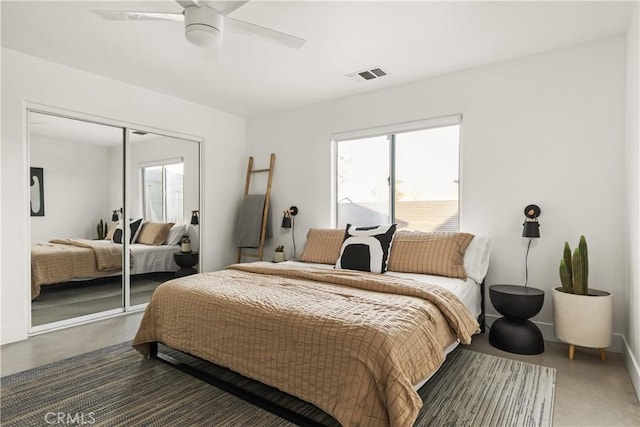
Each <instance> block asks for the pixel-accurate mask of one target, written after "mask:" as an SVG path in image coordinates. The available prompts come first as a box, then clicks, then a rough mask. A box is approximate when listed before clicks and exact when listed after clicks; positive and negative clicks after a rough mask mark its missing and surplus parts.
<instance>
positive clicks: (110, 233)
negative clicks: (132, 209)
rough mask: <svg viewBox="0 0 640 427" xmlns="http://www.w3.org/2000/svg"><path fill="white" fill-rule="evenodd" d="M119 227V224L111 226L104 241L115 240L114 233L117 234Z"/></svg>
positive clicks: (115, 223)
mask: <svg viewBox="0 0 640 427" xmlns="http://www.w3.org/2000/svg"><path fill="white" fill-rule="evenodd" d="M117 227H118V223H117V222H114V223H113V224H111V227H109V231H107V235H106V236H105V238H104V240H113V233H115V231H116V228H117Z"/></svg>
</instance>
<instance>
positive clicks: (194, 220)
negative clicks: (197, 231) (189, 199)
mask: <svg viewBox="0 0 640 427" xmlns="http://www.w3.org/2000/svg"><path fill="white" fill-rule="evenodd" d="M198 224H200V211H191V225H198Z"/></svg>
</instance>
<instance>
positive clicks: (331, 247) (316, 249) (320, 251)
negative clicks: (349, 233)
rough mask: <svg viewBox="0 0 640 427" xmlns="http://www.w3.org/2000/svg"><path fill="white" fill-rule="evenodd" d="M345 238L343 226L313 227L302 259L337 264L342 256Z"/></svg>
mask: <svg viewBox="0 0 640 427" xmlns="http://www.w3.org/2000/svg"><path fill="white" fill-rule="evenodd" d="M343 240H344V229H342V228H311V229H310V230H309V232H308V233H307V244H306V245H305V247H304V252H303V253H302V256H301V257H300V261H304V262H313V263H316V264H335V263H336V261H337V260H338V258H340V248H341V247H342V241H343Z"/></svg>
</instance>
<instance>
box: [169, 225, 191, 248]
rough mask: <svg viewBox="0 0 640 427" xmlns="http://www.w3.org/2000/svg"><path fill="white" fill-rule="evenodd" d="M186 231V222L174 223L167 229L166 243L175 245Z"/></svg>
mask: <svg viewBox="0 0 640 427" xmlns="http://www.w3.org/2000/svg"><path fill="white" fill-rule="evenodd" d="M186 232H187V225H186V224H175V225H174V226H173V227H171V229H170V230H169V235H168V236H167V241H166V243H165V244H166V245H177V244H179V243H180V240H182V236H184V235H185V234H186Z"/></svg>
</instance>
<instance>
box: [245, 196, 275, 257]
mask: <svg viewBox="0 0 640 427" xmlns="http://www.w3.org/2000/svg"><path fill="white" fill-rule="evenodd" d="M265 198H266V195H264V194H247V195H246V196H244V199H243V200H242V206H241V207H240V215H239V216H238V227H237V228H236V246H237V247H239V248H257V247H259V246H260V230H261V227H262V212H263V211H264V201H265ZM266 227H267V231H266V233H265V237H271V236H272V234H273V233H272V231H271V209H269V211H268V212H267V225H266Z"/></svg>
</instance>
